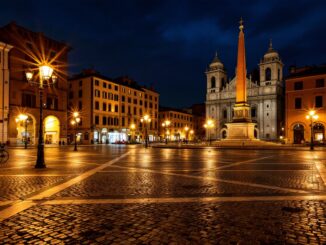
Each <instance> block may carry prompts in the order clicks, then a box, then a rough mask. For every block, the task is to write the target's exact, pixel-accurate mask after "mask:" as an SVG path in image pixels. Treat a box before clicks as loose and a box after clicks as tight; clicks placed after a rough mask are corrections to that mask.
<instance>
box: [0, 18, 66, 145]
mask: <svg viewBox="0 0 326 245" xmlns="http://www.w3.org/2000/svg"><path fill="white" fill-rule="evenodd" d="M0 41H2V42H3V43H6V44H8V45H9V46H8V45H7V46H6V48H7V53H6V52H5V50H6V49H3V50H2V53H3V54H4V56H3V57H4V58H6V59H7V61H6V62H7V63H6V64H4V65H3V64H2V65H1V66H2V67H3V69H4V70H3V71H4V75H5V80H3V81H2V82H1V83H3V84H4V87H3V88H4V89H3V90H2V92H1V94H2V96H3V98H4V100H3V102H2V103H1V104H4V105H5V106H4V108H5V110H4V111H3V112H4V113H2V116H1V119H2V120H1V122H4V123H2V125H1V128H2V129H1V131H2V134H3V136H2V139H4V140H5V141H6V142H7V143H10V144H23V143H24V141H25V140H27V141H28V143H29V144H35V143H36V142H37V141H38V137H39V135H38V127H39V126H38V125H39V108H40V99H39V90H38V87H37V86H31V85H30V84H29V83H28V82H27V80H26V78H25V71H26V70H27V69H36V70H37V66H38V65H40V62H41V60H42V59H44V58H45V59H46V60H48V61H50V60H54V61H53V62H52V63H51V65H52V66H53V68H54V70H55V73H56V75H57V76H58V80H57V83H56V84H55V85H53V86H52V87H50V88H47V89H45V90H44V94H43V103H44V104H43V108H44V110H43V120H44V122H43V125H44V141H45V143H46V144H59V141H65V142H66V141H67V99H68V97H67V90H68V83H67V63H68V52H69V50H70V48H69V47H68V46H67V45H66V44H65V43H62V42H59V41H56V40H54V39H52V38H49V37H47V36H45V35H44V34H43V33H39V32H33V31H31V30H28V29H26V28H24V27H22V26H19V25H17V24H16V23H15V22H12V23H10V24H8V25H6V26H4V27H1V28H0ZM8 47H10V51H9V52H8ZM35 77H37V76H35ZM37 79H38V78H37ZM8 104H9V108H8ZM8 109H9V110H8ZM20 113H25V114H27V116H28V123H27V130H26V128H25V125H24V122H17V121H16V118H17V116H18V115H19V114H20ZM4 134H5V135H4Z"/></svg>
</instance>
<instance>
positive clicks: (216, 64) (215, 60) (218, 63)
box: [209, 52, 224, 68]
mask: <svg viewBox="0 0 326 245" xmlns="http://www.w3.org/2000/svg"><path fill="white" fill-rule="evenodd" d="M209 67H210V68H215V67H216V68H218V67H220V68H223V67H224V65H223V63H222V62H221V60H220V59H219V58H218V56H217V52H216V53H215V56H214V58H213V60H212V62H211V63H210V65H209Z"/></svg>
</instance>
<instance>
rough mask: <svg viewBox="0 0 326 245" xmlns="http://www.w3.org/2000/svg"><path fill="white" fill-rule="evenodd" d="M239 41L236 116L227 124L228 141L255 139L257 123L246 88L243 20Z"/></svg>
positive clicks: (234, 108)
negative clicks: (253, 117) (253, 121)
mask: <svg viewBox="0 0 326 245" xmlns="http://www.w3.org/2000/svg"><path fill="white" fill-rule="evenodd" d="M239 29H240V32H239V39H238V57H237V69H236V78H235V86H236V91H235V93H236V99H235V104H234V107H233V110H234V115H233V119H232V123H227V124H226V126H227V128H228V134H227V139H235V140H252V139H254V138H255V137H254V130H255V123H252V121H251V117H250V114H249V112H250V106H249V105H248V103H247V88H246V87H247V86H246V79H247V78H246V73H247V71H246V50H245V40H244V32H243V29H244V26H243V20H242V18H241V20H240V26H239Z"/></svg>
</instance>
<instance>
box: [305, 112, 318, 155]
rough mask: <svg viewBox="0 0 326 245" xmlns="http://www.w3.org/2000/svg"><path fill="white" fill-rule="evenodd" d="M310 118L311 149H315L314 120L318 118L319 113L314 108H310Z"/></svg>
mask: <svg viewBox="0 0 326 245" xmlns="http://www.w3.org/2000/svg"><path fill="white" fill-rule="evenodd" d="M306 118H307V119H308V120H310V134H311V136H310V150H314V135H313V134H314V125H313V124H314V122H315V121H316V120H317V119H318V115H317V114H316V112H315V111H314V110H310V111H309V113H308V115H307V116H306Z"/></svg>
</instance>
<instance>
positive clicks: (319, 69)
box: [286, 65, 326, 79]
mask: <svg viewBox="0 0 326 245" xmlns="http://www.w3.org/2000/svg"><path fill="white" fill-rule="evenodd" d="M321 74H326V65H319V66H315V65H314V66H304V67H295V66H291V67H290V74H289V75H288V76H287V77H286V79H289V78H296V77H307V76H314V75H321Z"/></svg>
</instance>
